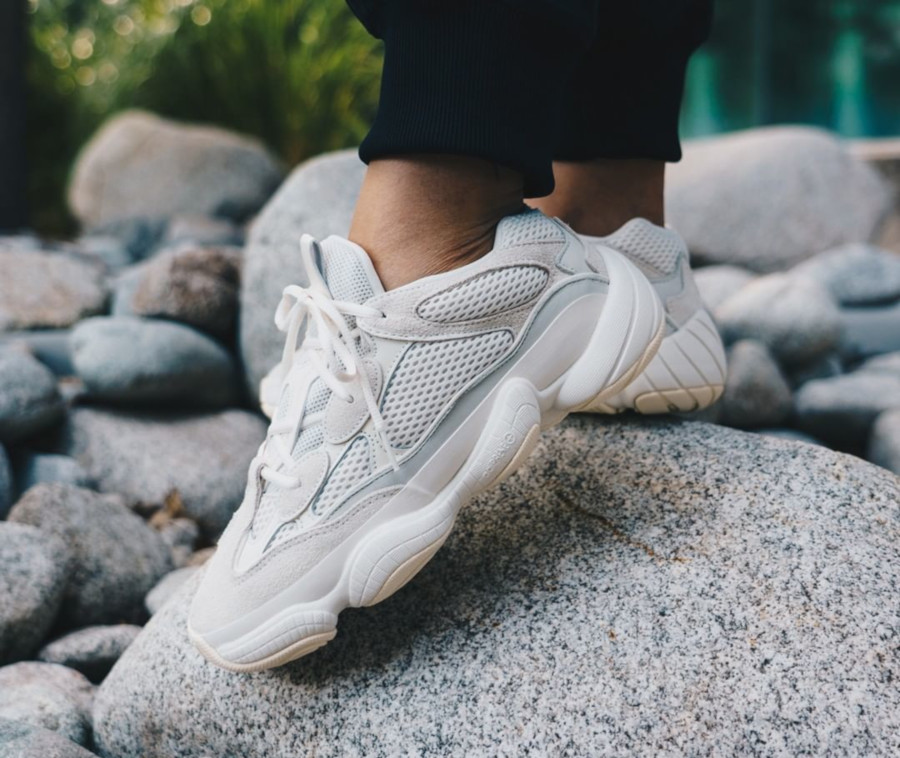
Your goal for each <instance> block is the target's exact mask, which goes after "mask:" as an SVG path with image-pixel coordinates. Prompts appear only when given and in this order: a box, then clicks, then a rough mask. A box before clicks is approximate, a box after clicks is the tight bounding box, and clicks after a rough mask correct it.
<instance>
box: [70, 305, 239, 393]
mask: <svg viewBox="0 0 900 758" xmlns="http://www.w3.org/2000/svg"><path fill="white" fill-rule="evenodd" d="M71 344H72V362H73V363H74V364H75V370H76V371H77V373H78V376H79V378H81V380H82V381H83V382H84V386H85V388H86V389H87V391H88V393H89V394H90V395H91V396H92V397H94V398H96V399H98V400H103V401H105V402H108V403H121V404H128V405H149V406H152V405H156V406H159V405H165V406H169V407H172V406H173V405H175V406H177V405H181V406H182V407H183V406H190V407H192V408H222V407H226V406H228V405H233V404H234V403H235V402H237V399H238V396H239V393H240V380H239V379H238V372H237V368H236V366H235V362H234V359H233V358H232V356H231V354H230V353H229V352H228V351H227V350H226V349H225V348H224V347H222V345H221V344H219V343H218V342H216V341H215V340H213V339H212V338H210V337H208V336H207V335H205V334H202V333H200V332H198V331H197V330H196V329H192V328H191V327H189V326H185V325H184V324H176V323H174V322H170V321H159V320H155V319H140V318H129V317H125V316H98V317H97V318H92V319H88V320H86V321H82V322H81V323H80V324H79V325H78V326H77V327H75V329H74V330H73V331H72V338H71Z"/></svg>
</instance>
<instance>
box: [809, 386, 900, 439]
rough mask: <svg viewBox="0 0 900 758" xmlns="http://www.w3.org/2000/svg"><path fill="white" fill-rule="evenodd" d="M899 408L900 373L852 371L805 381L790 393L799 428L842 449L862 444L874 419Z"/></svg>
mask: <svg viewBox="0 0 900 758" xmlns="http://www.w3.org/2000/svg"><path fill="white" fill-rule="evenodd" d="M898 407H900V376H893V375H891V374H889V373H881V372H878V371H854V372H853V373H852V374H844V375H843V376H837V377H834V378H832V379H818V380H816V381H812V382H807V383H806V384H804V385H803V386H802V387H800V389H798V390H797V392H796V393H795V395H794V408H795V414H796V425H797V427H798V428H799V429H801V430H802V431H804V432H806V433H807V434H811V435H812V436H813V437H818V438H819V439H821V440H824V441H825V442H827V443H828V444H830V445H832V446H834V447H837V448H839V449H843V450H856V449H858V448H860V447H862V446H864V445H865V443H866V440H867V439H868V437H869V432H870V431H871V429H872V424H873V423H875V419H876V418H877V417H878V416H879V415H880V414H881V413H883V412H884V411H888V410H891V409H892V408H898Z"/></svg>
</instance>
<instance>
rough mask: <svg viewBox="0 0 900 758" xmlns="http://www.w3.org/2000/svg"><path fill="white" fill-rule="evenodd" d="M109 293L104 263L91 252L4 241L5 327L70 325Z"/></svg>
mask: <svg viewBox="0 0 900 758" xmlns="http://www.w3.org/2000/svg"><path fill="white" fill-rule="evenodd" d="M106 297H107V291H106V284H105V282H104V271H103V267H102V266H100V265H98V264H97V263H96V262H94V261H92V260H90V259H88V258H76V257H74V256H71V255H65V254H63V253H55V252H46V251H40V250H10V249H4V248H2V247H0V332H4V331H12V330H14V329H49V328H56V327H63V326H71V325H72V324H74V323H75V322H76V321H78V320H79V319H81V318H84V317H85V316H91V315H93V314H95V313H100V312H101V311H102V310H103V308H104V307H105V305H106Z"/></svg>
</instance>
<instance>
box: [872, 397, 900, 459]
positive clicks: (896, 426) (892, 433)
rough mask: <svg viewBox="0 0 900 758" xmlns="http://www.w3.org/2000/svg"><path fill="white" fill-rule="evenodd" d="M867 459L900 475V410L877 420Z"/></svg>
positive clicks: (873, 428)
mask: <svg viewBox="0 0 900 758" xmlns="http://www.w3.org/2000/svg"><path fill="white" fill-rule="evenodd" d="M867 457H868V458H869V460H870V461H872V463H877V464H878V465H879V466H884V467H885V468H886V469H888V470H890V471H893V472H894V473H895V474H898V475H900V408H895V409H894V410H892V411H886V412H885V413H882V414H881V415H880V416H879V417H878V418H877V419H876V421H875V425H874V426H873V427H872V434H871V436H870V437H869V452H868V456H867Z"/></svg>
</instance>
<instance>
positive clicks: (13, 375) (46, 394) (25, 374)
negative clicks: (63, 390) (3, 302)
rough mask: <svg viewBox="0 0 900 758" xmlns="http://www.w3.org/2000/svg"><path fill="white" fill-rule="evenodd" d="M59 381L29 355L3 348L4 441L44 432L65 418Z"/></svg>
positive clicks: (0, 409)
mask: <svg viewBox="0 0 900 758" xmlns="http://www.w3.org/2000/svg"><path fill="white" fill-rule="evenodd" d="M63 414H64V406H63V401H62V397H60V394H59V391H58V390H57V388H56V378H55V377H54V376H53V374H52V373H51V372H50V370H49V369H48V368H46V367H45V366H44V365H42V364H41V363H40V362H39V361H38V360H36V359H35V358H34V357H33V356H31V355H30V354H29V353H28V352H26V351H25V350H22V349H18V348H0V442H13V441H17V440H20V439H23V438H25V437H28V436H31V435H32V434H35V433H37V432H40V431H43V430H44V429H47V428H48V427H51V426H53V425H54V424H56V423H57V422H58V421H59V420H60V419H62V417H63Z"/></svg>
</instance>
